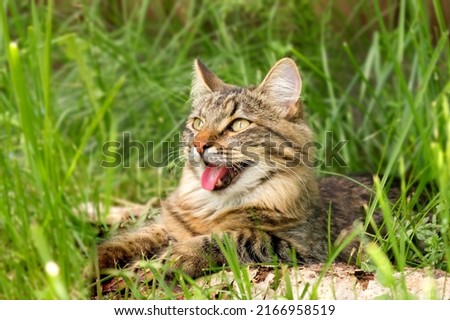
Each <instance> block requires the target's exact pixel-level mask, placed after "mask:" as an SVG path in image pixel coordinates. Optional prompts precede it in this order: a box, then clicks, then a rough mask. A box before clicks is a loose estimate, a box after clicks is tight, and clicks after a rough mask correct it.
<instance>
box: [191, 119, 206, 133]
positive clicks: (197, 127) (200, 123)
mask: <svg viewBox="0 0 450 320" xmlns="http://www.w3.org/2000/svg"><path fill="white" fill-rule="evenodd" d="M204 124H205V123H204V122H203V120H202V119H200V118H195V119H194V121H193V122H192V128H194V129H195V130H201V129H202V128H203V125H204Z"/></svg>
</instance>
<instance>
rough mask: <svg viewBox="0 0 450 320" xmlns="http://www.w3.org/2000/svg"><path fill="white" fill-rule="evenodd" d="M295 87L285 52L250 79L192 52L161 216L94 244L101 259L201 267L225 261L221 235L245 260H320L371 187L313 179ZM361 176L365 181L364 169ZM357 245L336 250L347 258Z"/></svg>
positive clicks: (114, 263) (108, 263)
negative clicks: (175, 167) (221, 70)
mask: <svg viewBox="0 0 450 320" xmlns="http://www.w3.org/2000/svg"><path fill="white" fill-rule="evenodd" d="M301 88H302V81H301V78H300V74H299V72H298V69H297V66H296V64H295V63H294V61H293V60H292V59H289V58H284V59H282V60H280V61H278V62H277V63H276V64H275V65H274V66H273V67H272V69H271V70H270V71H269V73H268V74H267V75H266V77H265V78H264V80H263V81H262V83H261V84H260V85H259V86H256V87H249V88H242V87H239V86H235V85H230V84H227V83H225V82H223V81H222V80H221V79H219V78H218V77H217V76H216V75H215V74H214V73H213V72H211V71H210V70H209V69H208V68H207V67H206V66H205V65H204V64H203V63H202V62H200V60H196V61H195V63H194V80H193V85H192V90H191V99H192V112H191V114H190V116H189V117H188V119H187V123H186V127H185V130H184V135H183V136H184V141H186V143H185V147H184V153H185V156H186V158H187V159H188V160H187V161H186V164H185V167H184V169H183V174H182V177H181V181H180V183H179V186H178V188H177V189H176V190H175V192H173V193H172V194H171V195H170V196H169V197H168V199H167V200H165V201H164V202H163V203H162V214H161V216H160V220H159V221H158V222H157V223H152V224H149V225H147V226H145V227H143V228H140V229H138V230H137V231H130V232H125V233H122V234H119V235H117V236H116V237H113V238H112V239H110V240H107V241H105V242H103V243H101V244H100V245H99V247H98V259H99V260H98V261H99V267H100V269H105V268H111V267H124V266H126V265H130V263H132V262H133V261H135V260H137V259H141V258H143V257H145V258H147V259H151V258H162V259H164V260H166V261H167V262H168V263H170V266H171V268H172V269H178V270H182V271H183V272H184V273H186V274H187V275H189V276H191V277H198V276H201V275H203V274H204V272H205V270H208V269H209V268H210V267H212V266H223V265H226V263H227V261H226V259H225V257H224V255H223V254H222V251H221V250H220V247H219V245H218V243H219V242H220V241H221V240H222V239H223V237H225V236H226V237H228V238H229V239H231V240H232V241H233V242H234V244H235V246H236V249H237V252H238V255H239V259H240V262H242V263H264V262H272V261H274V258H275V259H276V260H277V261H280V262H291V260H292V259H293V257H294V258H295V259H296V261H297V262H298V263H313V262H319V261H324V260H325V259H326V257H327V255H328V253H329V252H328V250H329V249H328V243H329V241H330V240H331V243H333V242H334V241H335V240H336V239H337V238H338V236H339V235H340V234H341V232H342V231H343V230H344V231H345V230H349V229H350V228H351V227H352V224H353V221H354V220H356V219H358V218H361V217H362V213H363V210H362V207H363V205H364V204H366V203H367V201H368V200H369V198H370V191H367V190H368V189H366V188H362V187H361V186H359V185H358V184H356V183H354V182H351V181H350V180H347V179H341V178H334V177H332V178H326V179H322V180H320V181H317V179H316V177H315V175H314V170H313V167H312V160H313V159H314V148H312V147H311V146H312V145H313V144H312V141H313V134H312V132H311V129H310V128H309V127H308V125H307V124H306V122H305V118H304V113H303V110H302V103H301V100H300V93H301ZM359 180H360V182H363V183H365V184H367V185H368V186H369V187H370V185H371V179H370V178H361V179H359ZM369 189H370V188H369ZM330 208H331V211H332V214H331V228H329V227H328V219H329V218H328V217H329V214H328V210H330ZM330 233H331V239H329V234H330ZM357 245H358V244H357V243H352V245H351V246H350V247H348V248H347V249H346V250H344V251H343V252H342V253H341V255H340V256H339V258H338V259H339V260H343V261H347V260H348V259H349V258H350V253H351V252H352V249H353V248H352V247H354V246H357Z"/></svg>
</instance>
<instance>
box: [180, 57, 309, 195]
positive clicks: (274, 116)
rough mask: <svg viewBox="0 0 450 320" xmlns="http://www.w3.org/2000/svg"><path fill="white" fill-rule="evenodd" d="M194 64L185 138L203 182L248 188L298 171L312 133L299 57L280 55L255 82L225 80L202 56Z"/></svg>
mask: <svg viewBox="0 0 450 320" xmlns="http://www.w3.org/2000/svg"><path fill="white" fill-rule="evenodd" d="M194 66H195V77H194V84H193V89H192V101H193V104H192V112H191V114H190V116H189V118H188V121H187V124H186V129H185V132H184V139H185V140H184V141H187V146H186V153H187V157H188V167H189V170H192V172H193V173H194V174H195V176H196V178H197V179H198V186H199V187H202V188H203V189H205V190H208V191H210V192H215V193H216V192H217V193H223V192H228V193H230V192H231V193H239V192H244V191H245V192H249V191H251V190H252V189H253V188H255V187H257V186H259V185H261V184H263V183H265V182H266V181H268V180H270V179H271V178H272V177H273V175H275V174H280V173H284V174H288V175H289V174H290V175H296V174H298V172H297V171H298V168H300V167H304V166H305V164H304V161H305V156H308V155H309V152H310V151H311V150H310V149H309V148H308V147H309V145H308V143H310V142H311V140H312V139H311V132H310V130H309V128H308V127H307V126H306V124H305V123H304V121H303V118H302V110H301V104H300V102H299V96H300V91H301V79H300V75H299V73H298V70H297V67H296V65H295V63H294V62H293V61H292V60H290V59H283V60H280V61H279V62H278V63H277V64H276V65H275V66H274V67H273V68H272V69H271V70H270V72H269V73H268V75H267V76H266V78H265V79H264V81H263V82H262V83H261V84H260V85H259V86H258V87H255V88H240V87H237V86H232V85H229V84H225V83H224V82H223V81H222V80H220V79H219V78H218V77H217V76H215V75H214V74H213V73H212V72H211V71H210V70H208V69H207V68H206V67H205V66H204V65H203V64H202V63H201V62H200V61H198V60H197V61H196V62H195V65H194Z"/></svg>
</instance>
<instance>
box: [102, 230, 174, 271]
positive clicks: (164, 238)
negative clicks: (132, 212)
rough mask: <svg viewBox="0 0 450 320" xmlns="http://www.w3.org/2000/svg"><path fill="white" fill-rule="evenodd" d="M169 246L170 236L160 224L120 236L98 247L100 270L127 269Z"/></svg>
mask: <svg viewBox="0 0 450 320" xmlns="http://www.w3.org/2000/svg"><path fill="white" fill-rule="evenodd" d="M168 245H169V235H168V233H167V232H166V230H165V229H164V227H163V226H161V225H158V224H149V225H147V226H145V227H142V228H139V229H137V230H136V231H133V232H125V233H122V234H118V235H116V236H114V237H113V238H111V239H109V240H106V241H105V242H103V243H101V244H100V245H99V246H98V247H97V254H98V265H99V269H100V270H104V269H107V268H114V267H125V266H127V265H129V264H130V263H132V262H134V261H135V260H137V259H141V258H147V259H150V258H152V257H153V256H156V255H158V254H160V253H161V251H162V250H164V249H165V248H167V246H168Z"/></svg>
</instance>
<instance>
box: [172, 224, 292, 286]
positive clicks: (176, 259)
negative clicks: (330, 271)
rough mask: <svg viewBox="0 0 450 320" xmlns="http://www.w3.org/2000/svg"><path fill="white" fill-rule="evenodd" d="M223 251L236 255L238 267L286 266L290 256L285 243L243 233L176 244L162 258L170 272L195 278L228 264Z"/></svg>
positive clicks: (263, 234)
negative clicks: (250, 265)
mask: <svg viewBox="0 0 450 320" xmlns="http://www.w3.org/2000/svg"><path fill="white" fill-rule="evenodd" d="M225 238H227V239H225ZM227 247H228V248H227ZM224 248H225V250H228V252H230V253H231V252H236V253H237V255H238V259H239V261H240V262H241V263H270V262H274V261H280V262H288V261H289V260H290V258H291V256H292V255H291V254H292V249H291V246H290V245H289V243H288V242H287V241H285V240H283V239H281V238H279V237H277V236H275V235H273V234H269V233H266V232H263V231H261V230H250V229H249V230H245V229H244V230H242V231H231V232H223V233H221V234H216V235H203V236H196V237H193V238H191V239H189V240H187V241H183V242H175V243H174V244H173V246H172V247H171V249H170V250H169V251H168V253H167V256H166V257H165V258H166V260H168V262H169V263H170V267H171V269H172V270H181V271H183V272H184V273H185V274H187V275H188V276H190V277H193V278H196V277H199V276H202V275H204V274H205V272H206V271H207V270H208V269H211V268H212V267H222V266H224V265H227V264H228V263H227V258H226V256H225V254H224V252H223V250H224ZM229 249H231V250H229ZM231 254H233V253H231Z"/></svg>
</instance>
